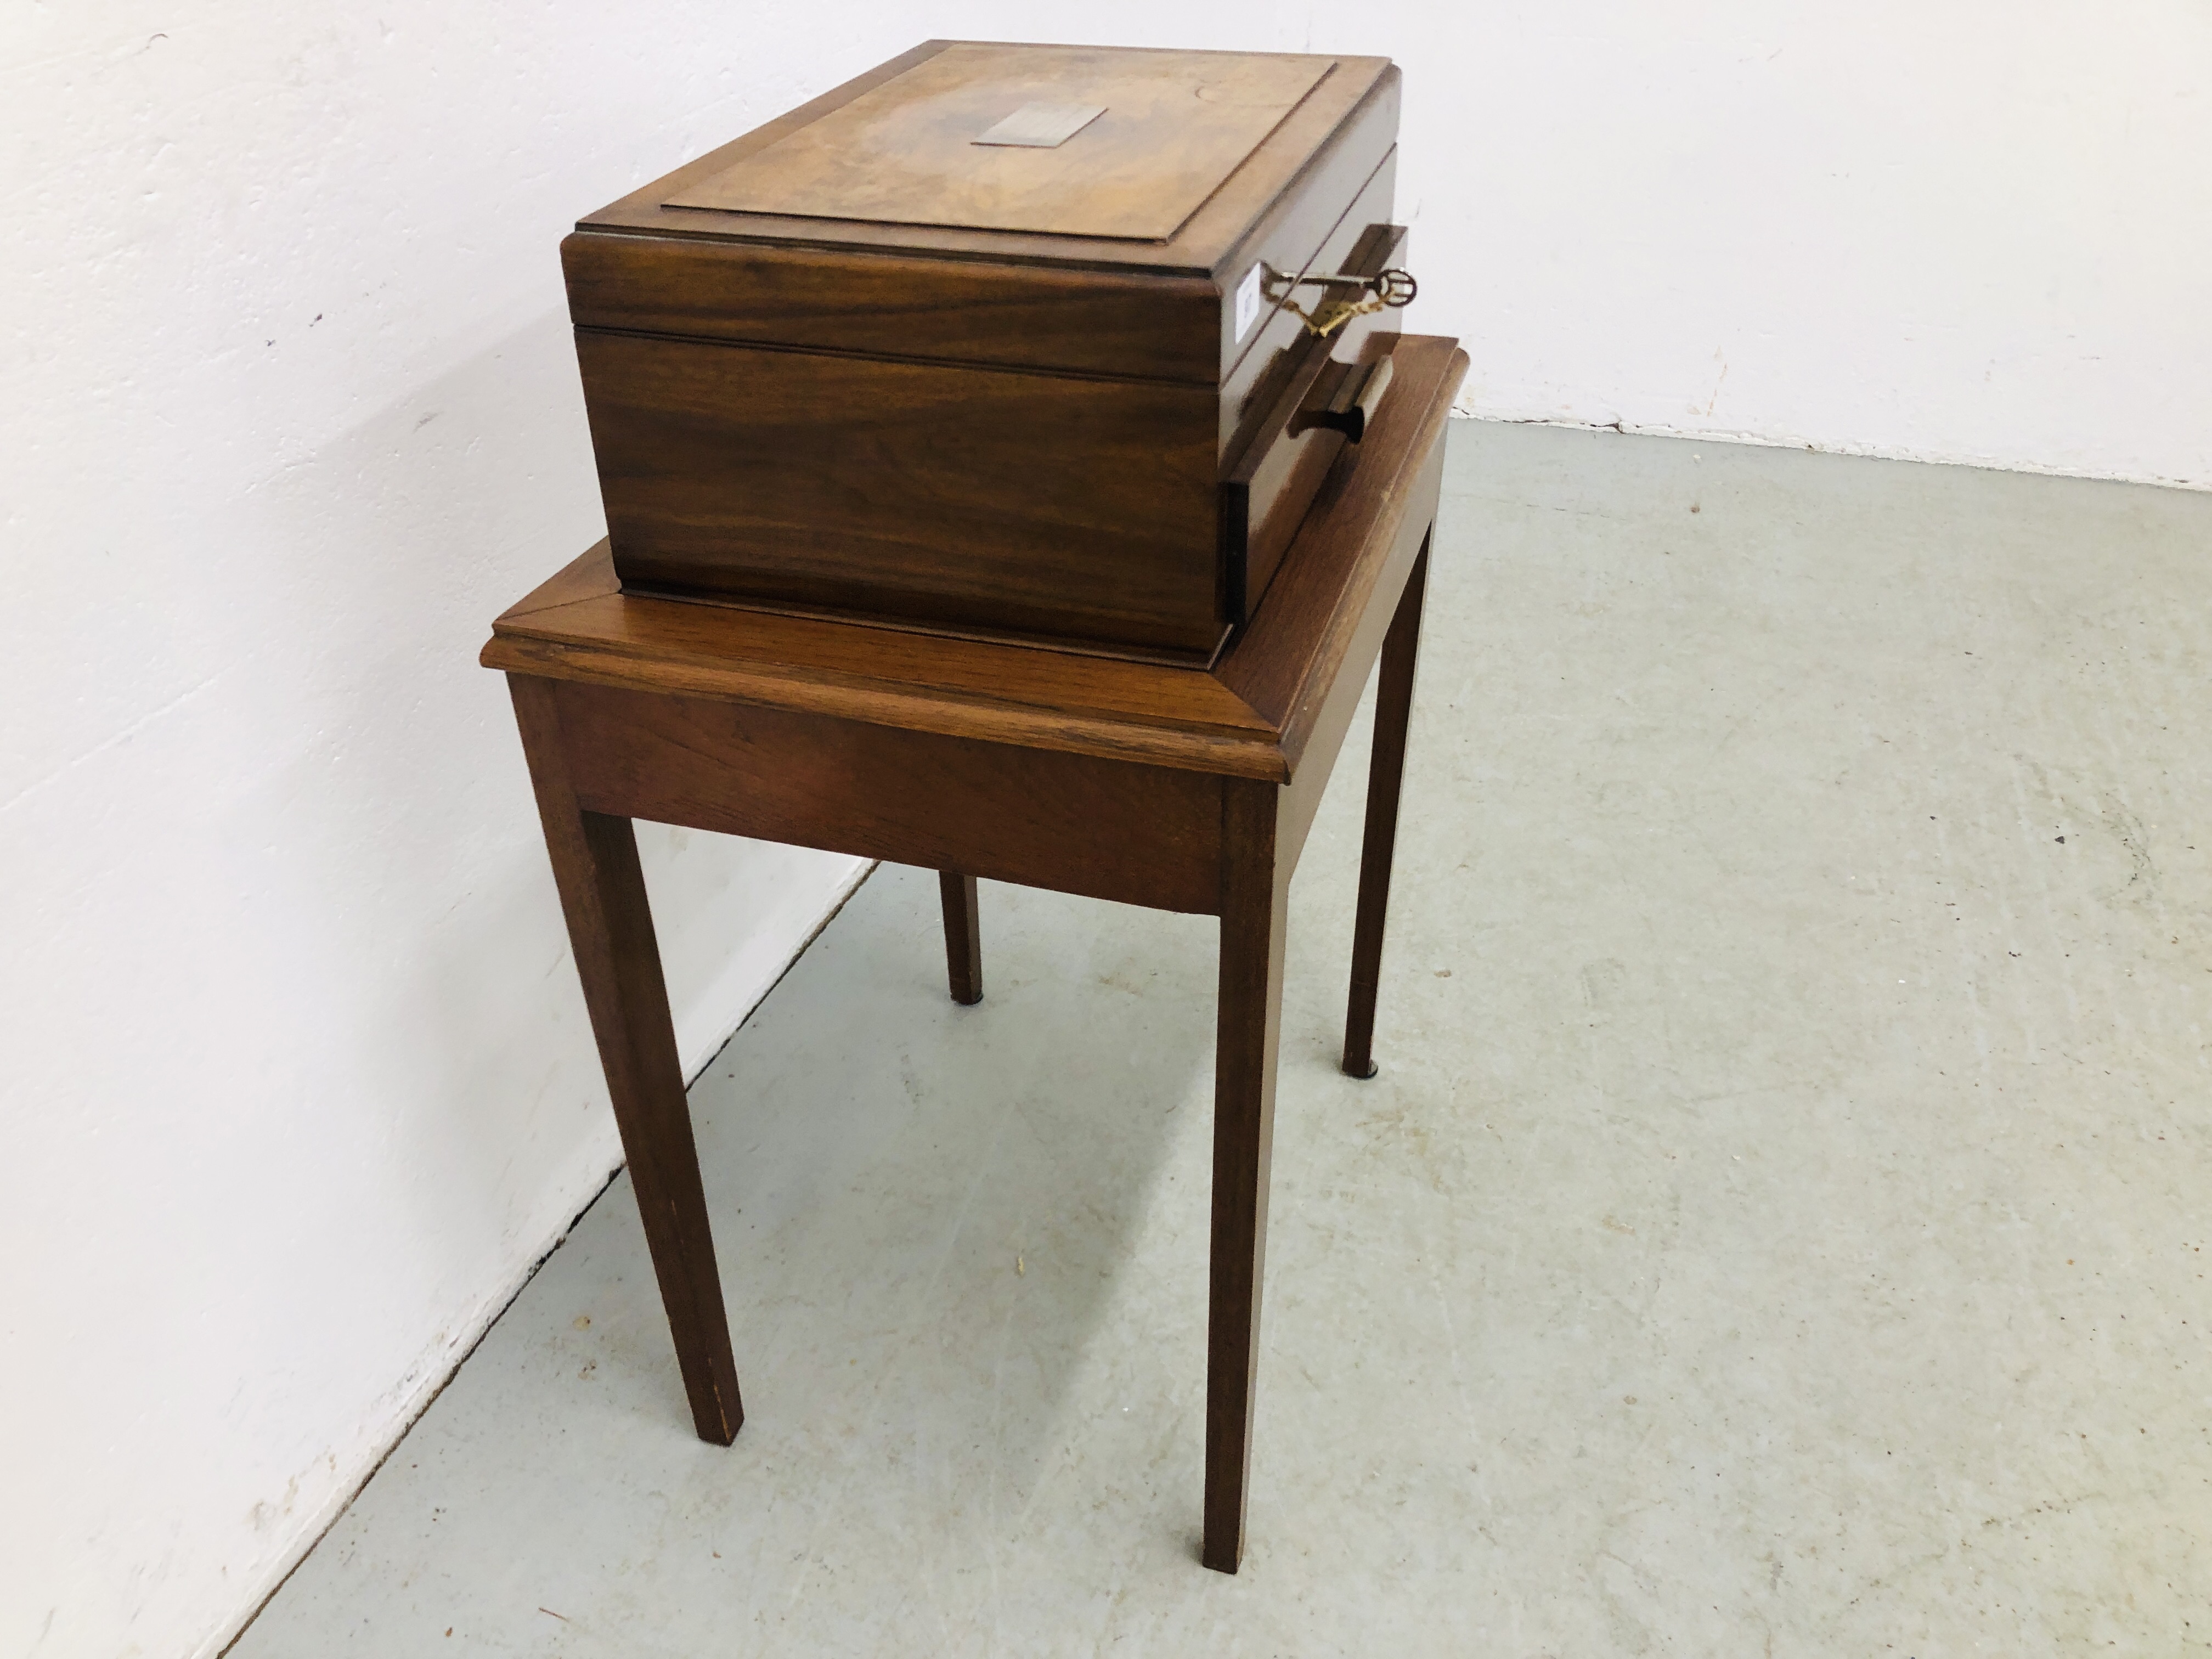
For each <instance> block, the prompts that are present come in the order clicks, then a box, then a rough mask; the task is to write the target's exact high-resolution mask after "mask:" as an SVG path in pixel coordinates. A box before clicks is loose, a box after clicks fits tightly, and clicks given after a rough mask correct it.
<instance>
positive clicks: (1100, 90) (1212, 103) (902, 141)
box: [666, 42, 1336, 242]
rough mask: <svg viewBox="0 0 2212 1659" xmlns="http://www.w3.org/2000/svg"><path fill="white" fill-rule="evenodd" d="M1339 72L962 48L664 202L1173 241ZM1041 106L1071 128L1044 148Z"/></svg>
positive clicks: (1242, 60) (1176, 56) (1202, 59)
mask: <svg viewBox="0 0 2212 1659" xmlns="http://www.w3.org/2000/svg"><path fill="white" fill-rule="evenodd" d="M1335 67H1336V65H1335V63H1334V60H1333V59H1329V58H1309V57H1292V56H1289V55H1286V54H1263V53H1257V52H1237V53H1223V52H1127V51H1115V50H1112V49H1108V48H1100V47H1096V46H991V45H985V44H981V43H966V42H963V43H962V44H959V45H956V46H947V47H946V48H945V50H944V51H943V52H939V53H937V54H936V55H935V56H934V57H932V58H927V59H925V60H924V61H923V62H921V63H919V64H915V66H914V67H913V68H911V69H909V70H905V71H904V72H903V73H902V74H900V75H897V76H893V77H892V78H891V79H890V80H888V81H886V82H883V83H882V84H881V85H880V86H875V87H871V88H869V89H868V90H867V91H866V92H864V93H862V94H860V96H858V97H857V98H854V100H852V101H851V102H850V103H848V104H845V105H842V106H840V107H838V108H836V109H833V110H830V111H829V112H826V113H824V114H823V115H822V116H820V117H819V118H817V119H815V120H812V121H809V122H808V123H807V124H806V125H804V126H802V127H800V128H799V129H798V130H797V131H793V132H790V133H787V134H786V135H785V136H784V137H781V138H779V139H777V140H776V141H775V143H772V144H770V145H769V146H768V147H767V148H766V149H762V150H758V151H757V152H755V153H754V154H752V155H746V156H743V157H741V158H739V159H738V161H735V162H733V163H732V164H731V165H730V166H729V167H725V168H724V169H722V171H721V172H720V173H716V174H714V176H713V177H712V178H710V179H705V180H703V181H702V182H701V183H699V184H696V185H691V186H690V187H689V188H688V189H684V190H679V191H675V192H674V193H672V194H671V195H670V196H669V197H667V198H666V201H667V204H668V205H670V206H671V207H690V208H708V209H716V210H725V211H730V212H738V213H774V214H783V215H788V216H793V217H796V218H806V219H854V220H865V221H868V222H872V223H878V224H915V225H948V226H955V227H960V228H969V229H975V230H1017V231H1039V232H1043V233H1046V234H1051V235H1057V236H1085V237H1097V236H1105V237H1116V238H1134V239H1137V240H1146V241H1155V242H1157V241H1164V240H1167V239H1168V238H1169V237H1170V236H1172V235H1174V234H1175V233H1176V231H1177V230H1178V229H1180V228H1182V225H1183V223H1184V222H1185V221H1186V220H1188V218H1189V217H1190V216H1191V215H1192V214H1193V213H1194V212H1196V211H1197V210H1198V209H1199V208H1200V205H1202V204H1204V203H1205V201H1206V197H1209V196H1211V195H1212V194H1213V192H1214V191H1216V190H1218V189H1219V188H1220V187H1221V184H1222V181H1223V180H1224V179H1226V178H1228V176H1229V175H1230V174H1231V173H1233V172H1235V171H1236V170H1237V168H1238V167H1241V166H1243V163H1244V161H1245V159H1246V158H1247V157H1248V156H1249V155H1251V154H1252V152H1253V151H1254V150H1255V149H1258V148H1259V147H1260V145H1261V143H1263V142H1264V141H1265V140H1266V138H1267V135H1268V134H1269V133H1271V132H1273V131H1274V130H1275V129H1276V128H1277V127H1278V126H1279V125H1281V124H1282V121H1283V118H1284V117H1285V116H1286V115H1288V114H1289V113H1290V112H1291V110H1293V109H1295V108H1296V107H1297V105H1298V103H1299V102H1300V100H1303V99H1304V97H1305V95H1306V94H1308V93H1310V92H1311V91H1312V90H1313V89H1314V88H1315V87H1316V85H1317V84H1319V82H1321V80H1322V76H1326V75H1328V73H1329V72H1330V71H1331V70H1334V68H1335ZM1028 111H1040V112H1042V111H1052V112H1063V113H1064V117H1065V118H1062V119H1047V118H1038V119H1036V121H1034V122H1033V123H1032V124H1030V125H1029V127H1028V129H1027V131H1029V132H1033V133H1034V134H1035V135H1036V137H1034V138H1031V137H1025V136H1024V131H1023V130H1022V129H1020V128H1018V127H1015V126H1014V125H1013V123H1014V122H1015V120H1016V118H1018V117H1019V116H1021V115H1022V114H1023V113H1024V112H1028ZM1010 129H1011V130H1010Z"/></svg>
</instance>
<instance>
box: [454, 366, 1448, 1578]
mask: <svg viewBox="0 0 2212 1659" xmlns="http://www.w3.org/2000/svg"><path fill="white" fill-rule="evenodd" d="M1369 349H1370V350H1375V351H1380V350H1388V351H1390V352H1391V353H1392V355H1393V358H1394V362H1393V367H1394V369H1395V377H1394V378H1395V385H1394V386H1393V388H1392V390H1391V392H1390V394H1389V396H1388V397H1387V398H1384V400H1383V404H1382V405H1381V407H1380V408H1379V410H1377V411H1376V416H1375V419H1374V420H1373V422H1371V424H1370V426H1369V427H1368V429H1367V433H1366V435H1365V438H1364V441H1363V442H1361V443H1360V444H1358V446H1356V447H1347V448H1346V451H1345V453H1344V454H1343V456H1342V457H1341V458H1340V459H1339V461H1338V462H1337V465H1336V467H1335V470H1334V472H1333V473H1332V474H1331V476H1330V477H1329V480H1328V483H1327V484H1326V485H1325V486H1324V488H1323V489H1322V494H1321V495H1320V496H1319V497H1317V498H1316V503H1315V506H1314V508H1313V511H1312V513H1311V514H1310V517H1309V518H1308V519H1307V520H1306V522H1305V525H1304V528H1303V529H1302V530H1301V531H1300V532H1299V534H1298V537H1297V540H1296V542H1295V543H1294V544H1292V546H1291V550H1290V551H1289V552H1288V554H1286V555H1285V559H1284V562H1283V565H1282V568H1281V569H1280V570H1279V573H1278V574H1277V575H1276V577H1275V580H1274V581H1273V584H1272V585H1271V586H1270V587H1269V589H1268V591H1267V597H1266V599H1265V601H1264V602H1263V603H1262V604H1261V606H1260V607H1259V610H1258V611H1257V613H1256V614H1255V616H1254V617H1253V619H1252V621H1251V622H1250V623H1249V624H1248V625H1247V627H1246V628H1245V629H1244V630H1243V633H1242V634H1241V635H1239V636H1238V637H1237V639H1235V640H1234V641H1231V644H1230V646H1229V647H1228V649H1227V650H1226V651H1225V652H1224V653H1223V654H1222V655H1221V657H1220V658H1219V659H1218V661H1217V662H1216V663H1215V664H1214V665H1213V666H1212V669H1210V670H1199V669H1193V668H1182V667H1167V666H1158V665H1148V664H1142V663H1133V662H1125V661H1119V660H1114V659H1104V658H1098V657H1091V656H1082V655H1076V654H1073V653H1060V652H1055V651H1048V650H1041V649H1037V648H1036V647H1027V646H1019V645H1008V644H992V643H984V642H980V641H971V640H959V639H946V638H940V637H936V636H933V635H919V634H910V633H903V632H899V631H896V630H892V629H884V628H879V627H874V626H869V625H866V624H862V623H844V622H833V621H825V620H822V619H818V618H807V617H787V616H780V615H774V614H769V613H766V612H760V611H740V610H735V609H731V608H726V607H722V606H717V605H697V604H686V603H684V602H682V601H678V600H669V599H640V598H631V597H628V596H626V595H624V594H623V592H621V591H620V589H619V586H618V585H617V581H616V580H615V576H614V572H613V568H612V566H611V564H610V562H609V561H608V556H607V550H606V545H605V543H602V544H599V546H598V547H596V548H594V549H592V551H590V552H588V553H586V554H585V555H584V556H583V557H581V558H580V559H578V560H577V561H576V562H574V563H573V564H571V565H570V566H568V568H566V569H564V570H562V572H561V573H560V574H558V575H556V576H555V577H554V578H553V579H552V580H550V581H548V582H547V583H545V584H544V586H541V587H539V588H538V590H537V591H536V592H533V593H532V594H531V595H530V596H529V597H528V598H526V599H523V600H522V601H521V602H520V604H518V605H515V606H514V607H513V609H512V610H510V611H507V613H506V614H505V615H503V616H501V617H500V618H499V620H498V621H497V622H495V623H493V624H492V638H491V641H490V642H489V644H487V645H486V646H485V647H484V648H483V657H482V661H483V665H484V666H485V667H487V668H496V669H501V670H504V671H506V673H507V680H508V685H509V687H510V689H511V690H512V691H513V698H514V708H515V718H516V720H517V721H518V723H519V724H520V727H521V733H522V744H523V749H524V751H525V754H526V757H527V759H528V762H529V767H530V777H531V782H532V787H534V789H535V790H536V793H537V797H538V812H539V814H540V816H541V817H542V818H543V820H544V829H545V844H546V849H547V851H548V852H549V853H550V855H551V857H552V861H553V873H554V877H555V880H556V884H557V885H558V886H559V889H560V892H561V902H562V908H563V909H564V910H565V912H566V913H567V918H568V936H569V939H570V941H571V943H572V945H574V951H575V957H576V971H577V975H578V976H579V977H580V979H581V980H582V981H583V988H584V999H585V1001H586V1004H587V1005H588V1006H589V1008H590V1011H591V1018H592V1032H593V1034H594V1035H595V1036H596V1037H597V1039H598V1042H599V1057H600V1060H601V1061H602V1063H603V1064H604V1065H605V1069H606V1078H607V1091H608V1092H609V1094H610V1095H611V1096H612V1097H613V1101H614V1109H615V1118H616V1121H617V1123H618V1124H619V1126H620V1127H621V1131H622V1140H623V1152H624V1153H625V1154H626V1155H627V1157H628V1158H629V1169H630V1177H631V1181H632V1183H633V1185H634V1186H635V1189H636V1192H637V1200H638V1207H639V1209H640V1210H641V1212H642V1214H643V1218H644V1222H645V1232H646V1239H647V1243H648V1245H649V1246H650V1248H651V1250H652V1254H653V1271H654V1273H655V1274H656V1276H657V1277H658V1278H659V1282H660V1293H661V1297H662V1300H663V1301H664V1302H665V1304H666V1306H667V1310H668V1322H669V1325H670V1327H671V1331H672V1333H673V1334H674V1337H675V1340H676V1353H677V1358H678V1362H679V1364H681V1366H682V1370H683V1374H684V1390H685V1392H686V1394H687V1395H688V1396H689V1398H690V1405H691V1414H692V1420H693V1422H694V1424H695V1425H696V1427H697V1429H698V1432H699V1435H700V1437H701V1438H702V1439H705V1440H708V1441H712V1442H714V1443H717V1444H720V1445H727V1444H729V1443H730V1442H731V1440H732V1438H734V1437H735V1436H736V1434H737V1431H738V1425H739V1424H740V1423H742V1422H743V1421H744V1408H743V1407H742V1406H741V1405H740V1404H739V1402H738V1376H737V1365H736V1362H735V1360H734V1358H732V1353H731V1349H730V1333H729V1325H728V1322H727V1318H726V1314H725V1311H724V1308H723V1303H722V1291H721V1285H720V1279H719V1278H718V1276H717V1273H716V1271H715V1266H714V1243H713V1240H712V1238H711V1237H709V1235H708V1222H707V1204H706V1195H705V1191H704V1188H703V1187H702V1183H701V1180H700V1175H699V1159H698V1152H697V1150H696V1146H695V1144H694V1142H693V1139H692V1133H691V1119H690V1108H689V1106H688V1104H687V1103H686V1102H685V1099H684V1075H683V1071H682V1068H681V1066H680V1064H679V1062H678V1057H677V1050H676V1038H675V1033H674V1030H673V1029H672V1027H671V1021H670V1018H669V1009H668V992H667V988H666V986H665V983H664V981H663V980H662V977H661V968H660V957H659V947H658V945H656V944H655V942H654V939H653V918H652V915H651V914H650V912H649V911H648V909H647V904H646V893H645V884H644V881H643V878H642V877H641V874H640V871H639V866H638V858H637V842H636V839H635V836H634V834H633V832H632V830H631V828H630V820H631V819H633V818H648V819H653V820H655V821H658V822H659V823H673V824H682V825H685V826H688V827H690V828H694V829H713V830H720V831H723V832H725V833H727V834H731V835H739V836H756V837H759V838H761V839H764V840H769V841H778V842H792V843H796V844H799V845H802V846H808V847H819V848H828V849H829V850H832V851H836V852H842V853H852V854H860V856H862V857H866V858H875V859H884V860H890V861H892V862H894V863H899V864H910V865H920V866H923V867H925V868H930V869H935V870H937V871H938V872H939V875H940V880H941V883H942V885H943V890H944V896H945V939H946V945H947V951H948V957H949V964H950V969H951V984H952V994H953V995H954V996H955V997H956V998H957V999H959V1000H962V1001H974V1000H976V999H977V998H978V997H980V996H981V994H982V992H981V941H980V939H979V938H978V936H977V928H976V912H975V880H976V878H977V877H979V876H986V877H989V878H992V879H994V880H997V881H1010V882H1018V883H1022V884H1027V885H1030V886H1034V887H1046V888H1052V889H1055V890H1060V891H1062V892H1068V893H1076V894H1082V895H1085V896H1093V897H1098V898H1108V899H1117V900H1120V901H1121V902H1125V903H1132V904H1142V905H1150V906H1152V907H1154V908H1160V909H1167V910H1178V911H1183V912H1188V913H1193V914H1198V915H1217V916H1218V917H1219V918H1220V919H1221V957H1220V970H1219V974H1220V977H1219V1006H1218V1051H1217V1056H1216V1060H1215V1071H1214V1116H1213V1221H1212V1268H1211V1277H1210V1280H1209V1297H1208V1310H1207V1358H1206V1508H1205V1543H1204V1547H1203V1549H1202V1551H1201V1557H1202V1559H1203V1560H1204V1562H1205V1564H1206V1565H1207V1566H1209V1567H1212V1568H1215V1569H1217V1570H1218V1571H1223V1572H1234V1571H1237V1565H1238V1563H1239V1561H1240V1560H1241V1559H1243V1550H1244V1492H1245V1482H1246V1476H1247V1474H1248V1473H1249V1469H1250V1467H1251V1454H1252V1406H1253V1384H1254V1379H1255V1370H1256V1363H1257V1359H1258V1355H1259V1346H1258V1337H1259V1324H1260V1290H1261V1276H1262V1263H1263V1259H1264V1250H1265V1247H1266V1236H1267V1182H1268V1164H1269V1155H1270V1149H1271V1143H1272V1139H1273V1121H1274V1098H1275V1050H1276V1036H1277V1027H1278V1024H1279V1016H1280V1012H1281V1005H1282V982H1283V929H1284V910H1285V896H1286V893H1287V891H1288V889H1289V886H1290V878H1291V871H1292V869H1293V868H1294V867H1295V866H1296V865H1297V857H1298V852H1299V849H1300V848H1301V846H1302V845H1303V843H1304V840H1305V836H1306V831H1307V829H1308V828H1309V826H1310V824H1311V823H1312V822H1313V816H1314V810H1315V808H1316V805H1318V803H1319V801H1320V799H1321V794H1322V789H1323V787H1325V786H1326V785H1327V783H1328V775H1329V771H1330V769H1331V767H1332V765H1333V764H1334V761H1335V759H1336V754H1337V750H1339V748H1340V747H1341V745H1342V744H1343V740H1344V734H1345V731H1346V726H1348V725H1349V724H1350V722H1351V720H1352V711H1353V709H1354V708H1355V707H1356V706H1357V704H1358V701H1359V696H1360V694H1361V692H1362V690H1364V686H1365V684H1366V680H1367V673H1368V670H1369V667H1370V665H1372V664H1373V663H1374V661H1375V659H1376V656H1377V655H1378V654H1379V655H1380V656H1381V658H1382V663H1383V668H1382V681H1381V685H1380V688H1379V692H1378V702H1377V705H1376V715H1375V749H1374V759H1373V763H1372V766H1371V768H1370V773H1369V776H1368V786H1367V823H1366V830H1365V838H1364V847H1363V849H1362V853H1361V861H1360V878H1359V905H1358V918H1357V921H1356V923H1355V925H1354V928H1353V935H1352V994H1351V1001H1350V1008H1349V1012H1348V1014H1347V1017H1346V1034H1345V1045H1344V1069H1345V1070H1346V1072H1347V1073H1351V1074H1352V1076H1354V1077H1371V1076H1372V1075H1374V1069H1375V1068H1374V1064H1373V1061H1372V1059H1371V1058H1370V1045H1371V1043H1372V1041H1373V1036H1374V1028H1375V994H1376V980H1377V976H1378V974H1379V971H1380V968H1381V963H1382V956H1383V915H1384V908H1385V904H1386V902H1387V900H1388V897H1389V884H1390V859H1391V851H1392V847H1393V843H1394V842H1395V836H1396V830H1397V818H1398V793H1399V783H1400V780H1401V777H1402V775H1403V771H1404V764H1405V753H1406V728H1407V717H1408V714H1409V712H1410V710H1411V708H1412V702H1413V669H1414V659H1415V657H1416V654H1417V653H1418V651H1419V640H1420V626H1421V600H1422V594H1423V592H1424V589H1425V585H1426V580H1427V574H1428V547H1429V534H1430V529H1431V525H1432V524H1433V522H1434V520H1435V516H1436V507H1437V493H1438V488H1439V482H1440V478H1441V474H1442V469H1443V442H1442V439H1443V429H1444V422H1445V419H1446V416H1448V415H1449V412H1450V408H1451V399H1452V396H1453V393H1454V392H1455V391H1456V390H1457V389H1458V386H1459V383H1460V380H1461V379H1462V377H1463V376H1464V374H1466V371H1467V361H1468V360H1467V357H1466V355H1465V354H1464V353H1463V352H1462V351H1460V350H1459V349H1458V346H1457V343H1456V342H1455V341H1452V340H1447V339H1441V338H1436V337H1424V336H1418V335H1406V336H1396V337H1392V336H1380V337H1376V339H1375V340H1374V341H1372V342H1370V346H1369Z"/></svg>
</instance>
